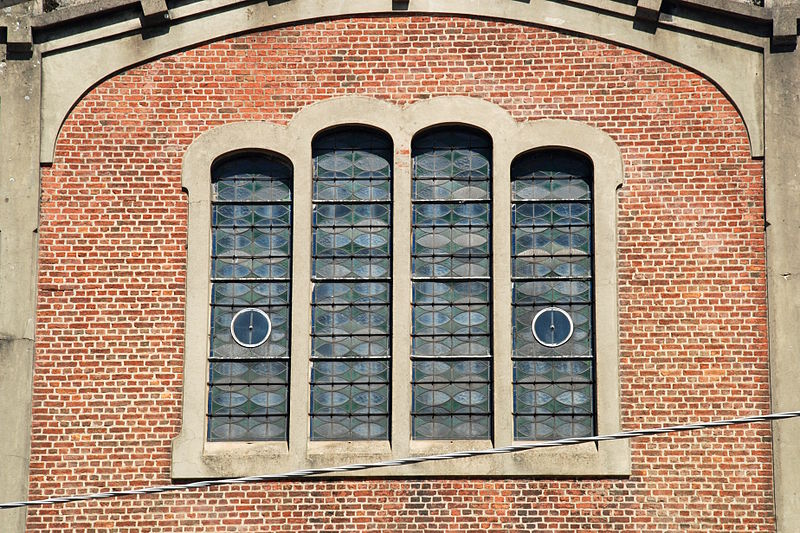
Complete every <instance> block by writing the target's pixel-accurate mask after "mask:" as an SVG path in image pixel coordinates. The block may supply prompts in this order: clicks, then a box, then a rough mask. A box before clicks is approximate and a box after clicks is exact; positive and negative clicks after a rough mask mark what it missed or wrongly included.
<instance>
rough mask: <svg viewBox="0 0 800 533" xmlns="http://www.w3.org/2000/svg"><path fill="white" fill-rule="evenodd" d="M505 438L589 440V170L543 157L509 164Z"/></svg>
mask: <svg viewBox="0 0 800 533" xmlns="http://www.w3.org/2000/svg"><path fill="white" fill-rule="evenodd" d="M511 172H512V198H513V204H512V234H511V248H512V277H513V283H512V303H513V311H512V325H513V349H512V357H513V359H514V432H515V438H517V439H557V438H562V437H570V436H578V435H589V434H591V433H592V432H593V431H594V413H593V402H594V373H593V364H594V348H593V333H592V321H593V284H592V281H591V278H592V227H591V224H592V205H591V193H592V191H591V179H592V164H591V162H590V161H589V160H588V159H587V158H585V157H583V156H582V155H580V154H578V153H575V152H571V151H569V150H561V149H553V150H542V151H538V152H534V153H530V154H526V155H524V156H522V157H520V158H518V159H517V160H515V161H514V163H513V164H512V169H511Z"/></svg>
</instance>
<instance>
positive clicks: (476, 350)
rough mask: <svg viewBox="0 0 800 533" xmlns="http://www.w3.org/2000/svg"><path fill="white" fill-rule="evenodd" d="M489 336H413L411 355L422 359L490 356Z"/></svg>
mask: <svg viewBox="0 0 800 533" xmlns="http://www.w3.org/2000/svg"><path fill="white" fill-rule="evenodd" d="M490 349H491V342H490V337H489V335H488V334H487V335H483V336H480V335H473V336H465V335H454V336H445V335H439V336H434V335H427V336H426V335H415V336H414V337H413V338H412V343H411V353H412V354H413V355H417V356H424V357H431V356H435V357H479V356H487V355H489V354H490Z"/></svg>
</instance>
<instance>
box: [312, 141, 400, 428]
mask: <svg viewBox="0 0 800 533" xmlns="http://www.w3.org/2000/svg"><path fill="white" fill-rule="evenodd" d="M312 151H313V159H314V182H313V202H314V211H313V221H312V227H313V229H312V232H313V235H312V281H313V285H314V288H313V293H312V298H311V302H312V313H313V315H312V326H311V328H312V329H311V337H312V339H311V342H312V347H311V407H310V417H311V439H312V440H377V439H380V440H386V439H388V438H389V411H390V408H389V406H390V384H389V382H390V372H391V350H390V347H391V313H390V310H391V294H392V287H391V274H392V257H391V241H392V239H391V234H392V228H391V221H392V204H391V201H392V180H391V178H392V143H391V140H390V139H389V138H388V137H387V136H386V135H384V134H382V133H380V132H377V131H372V130H367V129H361V128H344V129H336V130H333V131H331V132H326V133H323V134H321V135H319V136H317V138H316V139H315V140H314V142H313V146H312Z"/></svg>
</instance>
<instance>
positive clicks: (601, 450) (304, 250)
mask: <svg viewBox="0 0 800 533" xmlns="http://www.w3.org/2000/svg"><path fill="white" fill-rule="evenodd" d="M448 124H465V125H468V126H470V127H472V128H477V129H479V130H483V131H485V132H486V134H487V135H488V136H489V137H490V138H491V141H492V161H493V165H494V169H493V173H492V179H491V180H492V214H491V224H492V227H493V230H494V231H493V251H492V257H493V266H492V268H493V274H492V278H491V280H490V285H491V291H492V294H493V309H492V313H493V315H494V320H493V321H492V336H493V341H492V342H493V350H494V359H493V365H494V379H493V383H494V385H495V386H494V388H493V390H492V401H493V403H494V406H495V407H494V409H495V413H496V416H494V417H493V419H492V424H491V425H492V427H491V431H490V438H488V439H481V440H464V441H450V440H424V441H419V440H416V441H415V440H413V439H411V438H410V437H411V434H412V427H411V416H410V413H411V410H412V405H411V389H410V387H411V382H412V367H411V360H410V342H411V341H410V335H409V334H408V333H410V331H411V323H412V308H411V301H410V295H411V293H412V281H411V279H412V275H411V265H410V261H409V260H408V258H410V257H411V242H410V241H411V239H410V238H409V235H410V233H409V232H410V230H411V227H412V220H411V212H412V189H411V188H412V180H411V144H412V139H413V137H414V135H415V134H417V133H418V132H421V131H423V130H426V129H427V128H431V127H433V126H443V125H448ZM335 126H356V127H371V128H377V129H379V130H382V131H383V132H385V133H386V135H387V136H388V137H389V138H390V139H391V142H392V145H393V158H392V167H393V169H392V170H393V176H394V178H393V180H392V197H393V200H392V217H393V220H392V224H393V225H392V227H393V231H392V255H393V257H394V258H396V259H395V260H394V261H393V263H392V293H393V298H392V301H391V317H392V323H393V331H394V332H395V334H394V335H393V336H392V340H391V352H392V354H393V355H392V366H391V383H392V396H391V401H390V404H391V412H392V413H393V415H392V417H391V421H390V428H389V434H390V436H391V440H385V441H343V442H329V441H314V440H312V439H310V435H309V419H308V413H309V412H310V411H309V391H308V376H309V372H310V362H311V341H310V337H309V333H308V332H309V331H310V330H311V328H310V325H311V287H310V286H309V285H308V280H311V279H312V272H311V264H312V261H311V260H312V256H311V249H310V246H309V243H310V242H311V234H312V224H311V221H312V208H313V203H312V176H313V168H312V161H313V158H312V139H313V138H314V136H315V135H316V134H318V133H319V132H322V131H325V130H326V129H328V128H332V127H335ZM547 147H561V148H567V149H570V150H574V151H577V152H580V153H582V154H584V155H585V156H586V157H587V158H588V159H590V160H591V161H592V164H593V166H594V173H595V174H594V180H595V190H594V195H595V199H594V201H595V202H596V209H595V214H594V226H595V241H596V247H595V253H596V262H595V269H596V280H595V282H596V287H597V288H596V298H597V301H598V302H599V305H602V308H603V309H604V313H602V314H601V315H600V316H598V317H597V319H596V320H597V322H596V329H597V337H596V347H597V348H596V349H597V375H596V379H597V413H598V415H597V430H598V432H599V433H611V432H614V431H617V430H619V428H620V419H619V378H618V370H617V362H618V339H617V311H616V307H617V288H616V286H617V278H616V190H617V188H618V187H619V186H620V185H621V183H622V176H623V174H622V172H623V170H622V158H621V154H620V152H619V149H618V148H617V146H616V145H615V143H614V142H613V141H612V140H611V138H610V137H609V136H608V135H606V134H605V133H603V132H602V131H599V130H597V129H595V128H592V127H589V126H586V125H584V124H581V123H578V122H572V121H566V120H541V121H532V122H527V123H520V122H516V121H514V120H513V119H512V118H511V117H510V116H509V115H508V113H507V112H506V111H505V110H503V109H502V108H500V107H498V106H496V105H494V104H491V103H488V102H486V101H483V100H479V99H474V98H468V97H440V98H434V99H430V100H426V101H422V102H419V103H416V104H413V105H410V106H407V107H399V106H394V105H391V104H388V103H386V102H383V101H379V100H376V99H371V98H364V97H347V98H337V99H331V100H326V101H323V102H319V103H316V104H313V105H310V106H308V107H306V108H303V109H301V110H300V111H299V112H298V113H297V114H296V116H295V118H294V119H293V120H292V121H291V122H290V123H289V124H288V125H286V126H280V125H275V124H270V123H266V122H243V123H235V124H229V125H225V126H221V127H219V128H216V129H213V130H210V131H208V132H206V133H204V134H202V135H201V136H199V137H198V138H197V139H196V140H195V141H194V142H193V143H192V144H191V146H190V147H189V148H188V150H187V152H186V154H185V156H184V162H183V169H182V179H183V185H184V187H185V189H186V190H187V192H188V201H189V227H188V232H189V239H188V258H187V259H188V261H187V299H186V348H185V371H184V405H183V422H182V427H181V433H180V434H179V435H178V437H177V438H176V439H175V440H174V441H173V461H172V473H173V477H174V478H176V479H187V478H204V477H219V476H236V475H246V474H254V473H268V472H282V471H288V470H291V469H296V468H301V467H318V466H332V465H338V464H346V463H352V462H370V461H378V460H385V459H391V458H401V457H405V456H410V455H423V454H430V453H437V452H441V451H453V450H456V449H473V448H488V447H492V446H504V445H508V444H511V443H512V442H513V441H514V434H513V416H512V412H511V405H512V401H513V399H512V398H513V388H512V370H513V367H512V361H511V345H512V334H511V328H510V325H509V324H507V322H508V320H506V319H505V318H507V317H508V316H510V310H511V306H512V301H511V264H510V228H511V178H510V173H511V163H512V161H513V160H514V158H515V157H516V156H518V155H519V154H523V153H525V152H528V151H530V150H534V149H540V148H547ZM246 150H257V151H269V152H273V153H277V154H281V155H282V156H283V157H285V158H286V159H287V160H288V161H289V163H290V164H291V166H292V168H293V173H294V174H293V175H294V178H293V186H294V191H293V196H294V206H293V212H294V224H293V241H294V246H293V254H292V280H293V282H292V311H291V323H292V325H293V327H292V331H291V334H290V335H291V338H290V343H291V346H292V354H291V371H290V372H291V376H290V380H291V382H292V383H293V384H294V386H292V387H291V388H290V389H291V390H290V392H289V405H290V413H289V429H288V434H287V439H286V440H285V441H275V442H208V441H207V440H206V438H205V437H206V434H207V430H206V419H205V402H206V401H207V389H206V387H207V385H206V378H207V372H206V366H205V365H206V359H207V354H208V324H209V315H208V313H209V311H208V308H209V305H208V302H209V301H210V299H209V298H210V287H209V282H208V272H209V257H210V256H209V251H210V232H209V228H210V215H209V213H210V205H211V204H210V202H211V185H210V180H211V170H210V169H211V167H212V165H213V163H214V162H215V161H216V160H217V159H218V158H220V157H222V156H224V155H226V154H230V153H235V152H240V151H246ZM401 295H407V296H406V297H402V296H401ZM498 317H501V319H500V320H498ZM502 317H505V318H502ZM198 369H200V370H198ZM481 472H483V473H486V474H485V475H486V476H487V477H491V476H553V475H560V476H609V475H611V476H614V475H627V474H629V472H630V453H629V447H628V444H627V442H623V441H619V442H609V443H600V445H599V446H593V445H581V446H574V447H568V448H563V449H554V450H543V451H541V452H537V453H531V454H520V455H513V456H512V455H503V456H493V457H476V458H471V459H465V460H459V461H451V462H448V463H447V464H444V463H426V464H423V465H410V466H404V467H401V468H393V469H391V470H388V469H387V470H381V471H375V472H364V473H357V474H352V475H354V476H356V477H365V476H371V475H392V476H422V475H438V476H448V475H475V474H476V473H481Z"/></svg>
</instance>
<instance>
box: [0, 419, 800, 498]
mask: <svg viewBox="0 0 800 533" xmlns="http://www.w3.org/2000/svg"><path fill="white" fill-rule="evenodd" d="M796 417H800V411H784V412H781V413H770V414H766V415H754V416H747V417H744V418H732V419H728V420H712V421H710V422H696V423H693V424H682V425H678V426H666V427H660V428H650V429H638V430H632V431H621V432H619V433H610V434H607V435H593V436H589V437H571V438H567V439H558V440H550V441H538V442H530V443H526V444H515V445H512V446H504V447H502V448H489V449H486V450H468V451H462V452H452V453H444V454H440V455H426V456H420V457H406V458H404V459H392V460H389V461H380V462H377V463H361V464H359V463H356V464H349V465H342V466H334V467H327V468H311V469H307V470H295V471H292V472H286V473H283V474H266V475H261V476H246V477H235V478H224V479H211V480H207V481H196V482H193V483H185V484H181V485H160V486H155V487H149V488H144V489H131V490H115V491H109V492H99V493H91V494H77V495H74V496H63V497H56V498H45V499H42V500H29V501H19V502H8V503H0V509H15V508H18V507H30V506H34V505H49V504H55V503H67V502H79V501H87V500H102V499H105V498H119V497H122V496H136V495H140V494H161V493H165V492H174V491H179V490H189V489H199V488H204V487H215V486H219V485H238V484H243V483H261V482H265V481H281V480H290V479H301V478H306V477H310V476H315V475H318V474H338V473H342V472H355V471H357V470H369V469H373V468H388V467H394V466H402V465H411V464H417V463H427V462H432V461H445V460H448V459H460V458H464V457H477V456H481V455H501V454H505V453H514V452H521V451H525V450H534V449H538V448H556V447H559V446H572V445H575V444H583V443H586V442H604V441H612V440H625V439H633V438H636V437H648V436H653V435H663V434H666V433H677V432H683V431H697V430H701V429H707V428H715V427H725V426H737V425H742V424H753V423H756V422H769V421H772V420H784V419H787V418H796Z"/></svg>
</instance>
